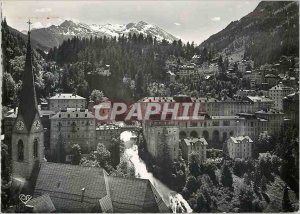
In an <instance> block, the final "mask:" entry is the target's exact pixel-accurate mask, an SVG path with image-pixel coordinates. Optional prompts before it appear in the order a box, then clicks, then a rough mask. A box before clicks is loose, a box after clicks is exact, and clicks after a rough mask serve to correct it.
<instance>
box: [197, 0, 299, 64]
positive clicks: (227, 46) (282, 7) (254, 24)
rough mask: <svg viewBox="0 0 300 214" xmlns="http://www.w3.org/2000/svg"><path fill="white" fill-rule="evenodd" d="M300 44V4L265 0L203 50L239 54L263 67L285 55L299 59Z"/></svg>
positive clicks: (219, 33) (218, 34)
mask: <svg viewBox="0 0 300 214" xmlns="http://www.w3.org/2000/svg"><path fill="white" fill-rule="evenodd" d="M298 44H299V3H298V2H296V1H295V2H291V1H278V2H277V1H276V2H274V1H262V2H260V3H259V4H258V6H257V7H256V9H255V10H254V11H253V12H251V13H249V14H248V15H246V16H244V17H243V18H241V19H240V20H238V21H234V22H231V23H230V24H229V25H228V26H227V27H226V28H225V29H224V30H222V31H220V32H218V33H216V34H214V35H212V36H211V37H209V38H208V39H207V40H206V41H204V42H203V43H202V44H201V45H200V47H201V48H204V47H206V48H207V49H209V50H212V51H214V52H215V53H222V54H224V55H227V56H229V57H231V56H233V55H239V57H242V58H243V57H244V58H249V59H252V60H254V62H255V64H256V65H262V64H265V63H273V62H274V61H276V60H278V59H279V57H280V56H282V55H286V56H298V51H299V45H298Z"/></svg>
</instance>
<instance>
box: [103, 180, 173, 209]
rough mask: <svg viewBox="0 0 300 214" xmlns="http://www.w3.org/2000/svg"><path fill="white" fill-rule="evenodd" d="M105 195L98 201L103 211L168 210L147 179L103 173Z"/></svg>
mask: <svg viewBox="0 0 300 214" xmlns="http://www.w3.org/2000/svg"><path fill="white" fill-rule="evenodd" d="M105 180H106V182H107V184H106V185H107V196H105V197H104V198H102V199H101V200H100V201H99V202H100V205H101V209H102V210H103V211H104V212H115V213H116V212H119V213H124V212H128V213H130V212H148V213H150V212H151V213H156V212H170V210H169V209H168V207H167V206H166V204H165V203H164V202H163V200H162V198H161V197H160V196H159V194H158V193H157V192H156V191H155V189H154V187H153V186H152V184H151V183H150V181H149V180H146V179H137V178H123V177H114V176H107V175H105Z"/></svg>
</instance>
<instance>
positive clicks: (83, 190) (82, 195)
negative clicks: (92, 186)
mask: <svg viewBox="0 0 300 214" xmlns="http://www.w3.org/2000/svg"><path fill="white" fill-rule="evenodd" d="M84 192H85V188H82V189H81V203H82V202H83V198H84Z"/></svg>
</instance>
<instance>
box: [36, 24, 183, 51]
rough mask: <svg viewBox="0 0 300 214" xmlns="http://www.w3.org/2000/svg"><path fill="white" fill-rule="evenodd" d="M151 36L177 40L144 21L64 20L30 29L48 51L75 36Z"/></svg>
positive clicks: (159, 39)
mask: <svg viewBox="0 0 300 214" xmlns="http://www.w3.org/2000/svg"><path fill="white" fill-rule="evenodd" d="M134 33H135V34H139V33H142V34H143V35H145V36H147V35H151V36H152V37H153V38H154V37H156V38H157V40H158V41H162V40H163V39H165V40H167V41H168V42H173V41H174V40H178V38H177V37H175V36H173V35H172V34H170V33H168V32H167V31H165V30H163V29H162V28H160V27H158V26H156V25H153V24H148V23H146V22H144V21H139V22H137V23H128V24H104V25H97V24H90V25H89V24H85V23H81V22H78V23H75V22H74V21H72V20H65V21H64V22H62V23H61V24H60V25H58V26H56V25H51V26H49V27H47V28H37V29H32V31H31V35H32V38H34V39H35V40H37V41H38V42H39V43H41V44H43V45H44V46H46V47H47V48H48V49H50V48H53V47H55V46H59V45H60V44H61V43H62V42H63V41H64V40H67V39H71V38H73V37H75V36H77V37H80V38H87V37H91V36H97V37H103V36H106V37H110V38H111V37H119V36H121V35H124V36H128V35H129V34H131V35H132V34H134Z"/></svg>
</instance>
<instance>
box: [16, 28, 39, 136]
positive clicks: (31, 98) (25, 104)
mask: <svg viewBox="0 0 300 214" xmlns="http://www.w3.org/2000/svg"><path fill="white" fill-rule="evenodd" d="M18 113H19V114H21V115H22V117H23V120H24V123H25V126H26V128H27V131H28V132H29V131H30V129H31V127H32V123H33V120H34V118H35V115H36V114H39V112H38V106H37V100H36V93H35V88H34V75H33V71H32V51H31V45H30V32H28V44H27V53H26V61H25V68H24V72H23V81H22V90H21V94H20V103H19V111H18Z"/></svg>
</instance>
